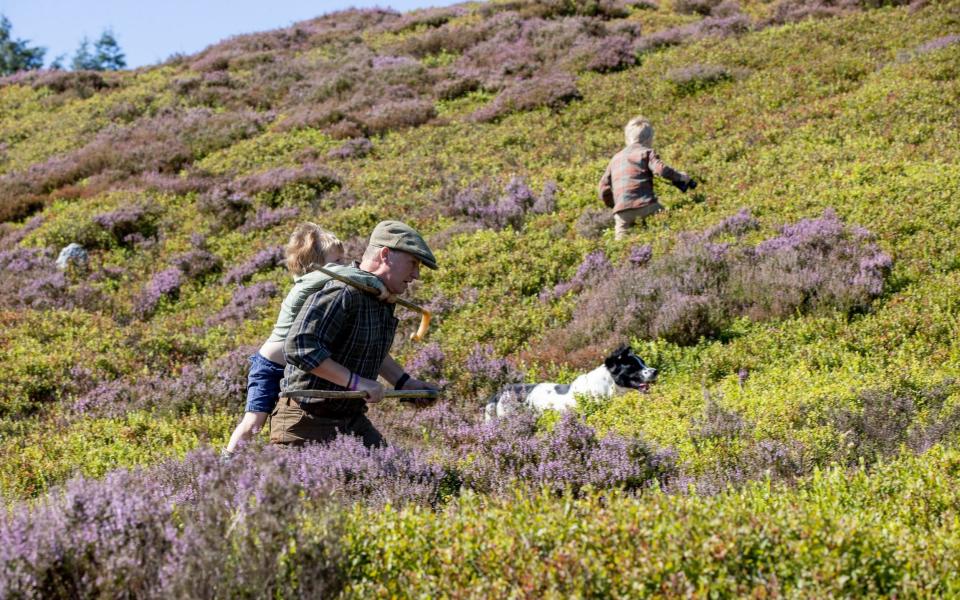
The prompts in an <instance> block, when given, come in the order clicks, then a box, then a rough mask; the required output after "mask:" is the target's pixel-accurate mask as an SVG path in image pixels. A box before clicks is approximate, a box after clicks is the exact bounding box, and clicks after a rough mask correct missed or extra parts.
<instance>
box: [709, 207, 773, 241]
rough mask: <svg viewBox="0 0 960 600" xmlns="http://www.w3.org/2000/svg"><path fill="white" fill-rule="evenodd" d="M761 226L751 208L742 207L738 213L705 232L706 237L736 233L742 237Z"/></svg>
mask: <svg viewBox="0 0 960 600" xmlns="http://www.w3.org/2000/svg"><path fill="white" fill-rule="evenodd" d="M759 227H760V222H759V221H757V220H756V219H755V218H754V217H753V215H752V214H751V213H750V209H749V208H741V209H740V211H739V212H737V214H735V215H733V216H730V217H727V218H726V219H724V220H722V221H720V222H719V223H717V224H716V225H714V226H713V227H710V228H708V229H707V230H706V231H704V232H703V235H704V237H705V238H708V239H709V238H714V237H717V236H719V235H735V236H737V237H740V236H742V235H744V234H746V233H748V232H750V231H755V230H757V229H758V228H759Z"/></svg>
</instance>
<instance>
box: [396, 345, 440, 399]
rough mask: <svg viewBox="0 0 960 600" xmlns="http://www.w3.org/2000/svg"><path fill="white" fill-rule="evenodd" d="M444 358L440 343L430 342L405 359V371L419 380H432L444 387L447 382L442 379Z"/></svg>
mask: <svg viewBox="0 0 960 600" xmlns="http://www.w3.org/2000/svg"><path fill="white" fill-rule="evenodd" d="M446 358H447V356H446V353H445V352H444V351H443V349H442V348H441V347H440V344H437V343H436V342H432V343H430V344H427V345H426V346H423V347H422V348H420V350H418V351H417V353H416V354H414V355H413V357H412V358H411V359H410V360H408V361H407V363H406V367H407V371H409V372H410V373H411V374H413V375H414V376H415V377H416V378H417V379H419V380H421V381H432V382H434V383H436V384H437V385H439V386H440V387H441V388H442V387H446V385H447V384H448V383H449V382H448V381H447V380H445V379H443V373H444V364H445V362H446Z"/></svg>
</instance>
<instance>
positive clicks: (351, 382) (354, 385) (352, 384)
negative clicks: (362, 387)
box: [347, 371, 359, 392]
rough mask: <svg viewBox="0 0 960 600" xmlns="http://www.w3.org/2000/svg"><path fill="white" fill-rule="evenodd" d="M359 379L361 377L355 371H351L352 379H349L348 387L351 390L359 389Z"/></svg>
mask: <svg viewBox="0 0 960 600" xmlns="http://www.w3.org/2000/svg"><path fill="white" fill-rule="evenodd" d="M357 379H359V378H358V377H357V374H356V373H354V372H353V371H350V379H349V380H347V389H348V390H350V391H351V392H355V391H357Z"/></svg>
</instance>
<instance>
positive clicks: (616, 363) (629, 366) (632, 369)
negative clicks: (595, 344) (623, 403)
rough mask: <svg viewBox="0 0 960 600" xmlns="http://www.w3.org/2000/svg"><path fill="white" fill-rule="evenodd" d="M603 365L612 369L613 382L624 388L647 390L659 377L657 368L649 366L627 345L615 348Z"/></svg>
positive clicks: (609, 369)
mask: <svg viewBox="0 0 960 600" xmlns="http://www.w3.org/2000/svg"><path fill="white" fill-rule="evenodd" d="M603 366H605V367H606V368H607V370H608V371H610V376H611V377H613V382H614V383H615V384H617V385H618V386H620V387H622V388H630V389H634V390H646V389H647V388H648V387H650V384H651V383H653V382H654V381H656V379H657V370H656V369H654V368H653V367H648V366H647V364H646V363H645V362H643V359H642V358H640V357H639V356H637V355H636V354H634V353H633V350H632V349H631V348H630V346H627V345H623V346H620V347H619V348H617V349H616V350H614V351H613V354H611V355H610V356H608V357H607V358H606V359H604V361H603Z"/></svg>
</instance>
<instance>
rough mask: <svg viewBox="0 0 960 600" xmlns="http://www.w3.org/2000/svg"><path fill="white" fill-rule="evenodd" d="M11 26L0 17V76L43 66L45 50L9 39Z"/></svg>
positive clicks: (22, 41) (5, 18)
mask: <svg viewBox="0 0 960 600" xmlns="http://www.w3.org/2000/svg"><path fill="white" fill-rule="evenodd" d="M12 28H13V25H12V24H11V23H10V20H9V19H8V18H7V17H5V16H3V15H0V75H10V74H11V73H16V72H17V71H29V70H32V69H39V68H40V67H42V66H43V55H44V54H46V52H47V49H46V48H40V47H37V48H31V47H29V46H28V45H27V43H28V40H16V39H13V38H12V37H10V30H11V29H12Z"/></svg>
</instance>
